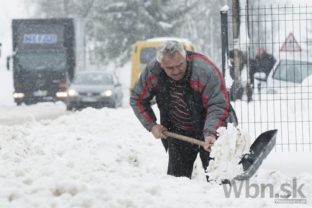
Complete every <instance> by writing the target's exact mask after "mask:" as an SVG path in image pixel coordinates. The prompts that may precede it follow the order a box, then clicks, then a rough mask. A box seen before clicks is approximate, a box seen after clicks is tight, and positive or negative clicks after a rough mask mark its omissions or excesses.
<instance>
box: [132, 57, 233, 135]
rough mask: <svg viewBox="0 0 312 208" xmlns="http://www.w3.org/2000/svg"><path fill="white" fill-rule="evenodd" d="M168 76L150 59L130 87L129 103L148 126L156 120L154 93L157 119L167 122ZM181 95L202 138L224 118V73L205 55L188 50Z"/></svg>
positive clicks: (168, 103) (211, 131) (141, 120)
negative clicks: (131, 87) (152, 103)
mask: <svg viewBox="0 0 312 208" xmlns="http://www.w3.org/2000/svg"><path fill="white" fill-rule="evenodd" d="M169 79H170V78H169V77H168V76H167V75H166V73H165V71H164V70H163V69H162V68H161V66H160V64H159V63H158V62H157V61H153V62H151V63H150V64H149V65H148V66H147V67H146V69H145V70H144V71H143V72H142V73H141V75H140V78H139V79H138V81H137V83H136V84H135V86H134V88H133V89H132V91H131V96H130V105H131V107H132V108H133V110H134V113H135V115H136V116H137V117H138V119H139V120H140V122H141V123H142V125H143V126H144V127H145V128H146V129H147V130H149V131H150V130H151V128H152V127H153V126H154V125H155V124H156V116H155V114H154V112H153V110H152V108H151V104H150V103H151V100H152V99H153V98H154V97H155V98H156V103H157V105H158V108H159V111H160V123H161V124H162V125H163V126H165V127H167V128H170V127H172V124H170V123H169V117H168V116H169V114H168V113H169V112H168V111H169V109H170V108H169V105H170V94H169ZM183 79H184V81H185V90H184V92H183V95H184V98H185V100H186V102H187V105H188V107H189V110H190V112H191V116H192V121H193V127H194V130H195V132H196V135H197V136H198V137H199V138H203V137H205V136H208V135H210V134H213V135H215V134H216V130H217V129H218V128H219V127H220V126H221V125H222V124H225V123H226V122H227V118H228V114H229V107H230V103H229V100H228V94H227V91H226V87H225V84H224V80H223V77H222V75H221V73H220V71H219V70H218V68H217V67H216V66H215V65H214V64H213V63H212V62H211V61H210V60H209V59H208V58H207V57H205V56H204V55H201V54H197V53H193V52H189V51H188V52H187V70H186V74H185V76H184V78H183Z"/></svg>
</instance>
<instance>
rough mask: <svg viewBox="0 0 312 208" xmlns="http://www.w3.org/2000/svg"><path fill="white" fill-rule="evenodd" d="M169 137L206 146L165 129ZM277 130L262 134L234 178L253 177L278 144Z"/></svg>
mask: <svg viewBox="0 0 312 208" xmlns="http://www.w3.org/2000/svg"><path fill="white" fill-rule="evenodd" d="M163 134H164V135H165V136H167V137H172V138H175V139H178V140H181V141H185V142H189V143H192V144H196V145H199V146H202V147H203V146H204V141H200V140H198V139H194V138H192V137H188V136H183V135H180V134H176V133H173V132H169V131H164V132H163ZM276 134H277V130H276V129H275V130H269V131H266V132H263V133H262V134H260V135H259V136H258V137H257V139H256V140H255V141H254V142H253V143H252V145H251V146H250V148H249V153H248V154H245V155H242V159H241V161H240V162H239V163H238V164H241V165H243V171H244V172H243V173H242V174H240V175H237V176H236V177H234V180H247V179H249V178H251V177H252V176H253V175H254V174H255V172H256V171H257V170H258V168H259V167H260V165H261V164H262V161H263V160H264V159H265V158H266V157H267V155H268V154H269V153H270V152H271V150H272V149H273V147H274V146H275V144H276Z"/></svg>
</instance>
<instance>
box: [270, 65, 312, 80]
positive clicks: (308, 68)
mask: <svg viewBox="0 0 312 208" xmlns="http://www.w3.org/2000/svg"><path fill="white" fill-rule="evenodd" d="M311 74H312V63H311V62H305V61H298V60H281V61H280V63H279V64H278V66H277V67H276V70H275V72H274V74H273V78H274V79H277V80H281V81H287V82H294V83H301V82H302V80H304V79H305V78H306V77H308V76H309V75H311Z"/></svg>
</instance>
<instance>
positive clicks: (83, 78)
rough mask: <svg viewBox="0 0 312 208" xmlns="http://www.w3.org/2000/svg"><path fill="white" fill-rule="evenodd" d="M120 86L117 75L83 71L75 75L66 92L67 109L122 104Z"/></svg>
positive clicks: (114, 106) (113, 106)
mask: <svg viewBox="0 0 312 208" xmlns="http://www.w3.org/2000/svg"><path fill="white" fill-rule="evenodd" d="M122 97H123V94H122V87H121V84H120V83H119V81H118V79H117V77H116V76H115V75H114V74H112V73H108V72H102V71H83V72H80V73H78V74H77V75H76V77H75V78H74V80H73V82H72V84H71V86H70V88H69V90H68V92H67V110H72V109H79V108H83V107H95V108H101V107H111V108H116V107H119V106H121V105H122Z"/></svg>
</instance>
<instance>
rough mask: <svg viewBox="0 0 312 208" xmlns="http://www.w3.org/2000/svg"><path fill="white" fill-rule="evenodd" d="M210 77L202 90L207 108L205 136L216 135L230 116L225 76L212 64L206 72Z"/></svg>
mask: <svg viewBox="0 0 312 208" xmlns="http://www.w3.org/2000/svg"><path fill="white" fill-rule="evenodd" d="M206 73H208V74H206V76H202V77H201V78H200V79H203V77H206V78H207V77H208V79H206V81H203V82H204V83H205V86H204V88H203V91H202V100H203V104H204V107H205V108H206V119H205V124H204V130H203V133H204V136H205V137H206V136H208V135H211V134H213V135H216V130H217V129H218V128H219V127H220V126H221V125H222V123H223V122H224V121H225V120H226V118H227V117H228V110H229V106H230V103H229V100H228V94H227V90H226V87H225V84H224V80H223V77H222V75H221V73H220V71H219V69H218V68H217V67H216V66H214V65H212V66H209V70H208V71H207V72H206Z"/></svg>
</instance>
